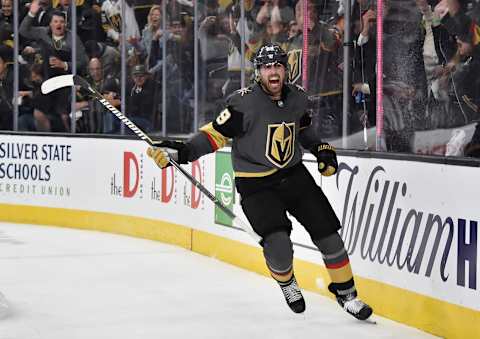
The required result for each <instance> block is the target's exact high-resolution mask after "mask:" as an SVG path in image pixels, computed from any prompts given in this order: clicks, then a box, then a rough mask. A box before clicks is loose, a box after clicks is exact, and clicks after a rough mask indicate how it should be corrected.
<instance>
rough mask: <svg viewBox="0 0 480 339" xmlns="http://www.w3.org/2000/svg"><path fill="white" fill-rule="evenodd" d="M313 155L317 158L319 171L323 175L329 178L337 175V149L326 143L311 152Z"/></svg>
mask: <svg viewBox="0 0 480 339" xmlns="http://www.w3.org/2000/svg"><path fill="white" fill-rule="evenodd" d="M311 152H312V154H313V155H315V157H316V158H317V163H318V171H319V172H320V174H321V175H324V176H326V177H329V176H331V175H333V174H335V173H337V169H338V163H337V153H336V152H335V148H334V147H333V146H331V145H329V144H327V143H326V142H322V143H321V144H318V145H317V146H315V147H314V148H313V149H312V150H311Z"/></svg>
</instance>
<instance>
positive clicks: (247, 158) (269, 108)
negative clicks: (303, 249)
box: [147, 43, 372, 320]
mask: <svg viewBox="0 0 480 339" xmlns="http://www.w3.org/2000/svg"><path fill="white" fill-rule="evenodd" d="M254 68H255V75H256V81H255V83H254V84H253V85H252V86H251V87H247V88H244V89H241V90H239V91H237V92H235V93H234V94H232V96H231V97H230V98H229V99H228V100H227V105H226V108H225V109H224V110H223V111H222V112H221V113H220V114H219V115H218V117H217V118H216V120H215V121H213V122H211V123H209V124H207V125H205V126H203V127H201V128H200V131H199V132H198V133H197V134H195V135H194V136H193V137H192V138H190V139H189V140H188V141H187V142H184V143H183V142H177V141H163V142H161V143H159V147H154V148H152V147H151V148H149V149H148V151H147V154H148V156H150V157H152V158H153V160H154V161H155V162H156V164H157V165H158V166H159V167H161V168H164V167H167V166H168V165H169V159H170V157H172V158H173V159H175V160H176V161H177V162H178V163H180V164H186V163H188V162H190V161H193V160H195V159H198V158H199V157H201V156H202V155H204V154H207V153H210V152H214V151H216V150H217V149H219V148H221V147H223V146H224V145H225V144H226V142H227V140H228V139H229V138H231V139H232V162H233V168H234V171H235V185H236V187H237V190H238V192H239V193H240V196H241V205H242V208H243V211H244V212H245V215H246V216H247V218H248V220H249V222H250V224H251V225H252V227H253V229H254V230H255V232H256V233H258V234H259V235H260V236H261V237H262V241H261V246H262V247H263V254H264V256H265V260H266V264H267V267H268V269H269V270H270V273H271V275H272V277H273V278H274V279H275V280H276V281H277V282H278V284H279V285H280V288H281V290H282V292H283V294H284V296H285V299H286V302H287V304H288V306H289V307H290V308H291V309H292V311H293V312H296V313H301V312H303V311H304V310H305V301H304V299H303V296H302V292H301V291H300V289H299V287H298V285H297V281H296V280H295V275H294V271H293V266H292V263H293V248H292V242H291V240H290V232H291V230H292V224H291V222H290V220H289V219H288V218H287V214H286V212H289V213H290V214H291V215H293V216H294V217H295V218H296V219H297V220H298V221H299V222H300V223H301V224H302V225H303V226H304V227H305V229H306V230H307V231H308V233H309V234H310V237H311V238H312V240H313V243H314V244H315V245H316V246H317V247H318V249H319V250H320V252H321V253H322V255H323V260H324V262H325V265H326V268H327V270H328V273H329V275H330V278H331V280H332V282H331V283H330V285H329V286H328V289H329V291H330V292H332V293H333V294H334V295H335V297H336V299H337V301H338V303H339V304H340V306H342V307H343V309H344V310H345V311H347V312H348V313H350V314H351V315H353V316H354V317H356V318H357V319H361V320H365V319H367V318H368V317H369V316H370V315H371V314H372V309H371V307H370V306H368V305H367V304H365V303H364V302H363V301H361V300H360V299H359V298H358V297H357V291H356V289H355V284H354V280H353V275H352V270H351V268H350V263H349V259H348V254H347V252H346V250H345V246H344V243H343V241H342V238H341V237H340V236H339V234H338V233H337V230H338V229H339V228H340V222H339V220H338V218H337V216H336V215H335V212H334V211H333V209H332V207H331V205H330V203H329V202H328V200H327V198H326V197H325V195H324V194H323V192H322V190H321V188H320V187H319V186H317V185H316V183H315V181H314V179H313V177H312V176H311V175H310V173H309V172H308V171H307V169H306V168H305V166H304V165H303V163H302V146H303V148H306V149H308V150H310V151H311V152H312V153H313V154H314V155H315V156H316V158H317V161H318V169H319V171H320V173H321V174H322V175H325V176H330V175H333V174H335V173H336V171H337V167H338V166H337V158H336V153H335V150H334V148H333V147H332V146H330V145H329V144H327V143H324V142H321V140H314V139H313V140H312V138H311V137H307V136H308V135H311V133H306V132H307V131H308V128H307V127H308V126H309V124H310V116H309V114H308V99H307V95H306V93H305V92H304V91H303V90H302V89H301V88H299V87H297V86H295V85H291V84H286V83H285V81H286V70H287V55H286V53H285V52H284V51H283V50H282V49H281V47H280V46H278V45H276V44H271V43H267V44H265V45H264V46H262V47H261V48H260V49H259V51H258V52H257V54H256V55H255V58H254ZM174 150H175V151H174Z"/></svg>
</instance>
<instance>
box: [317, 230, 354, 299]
mask: <svg viewBox="0 0 480 339" xmlns="http://www.w3.org/2000/svg"><path fill="white" fill-rule="evenodd" d="M314 243H315V245H317V247H318V249H319V250H320V252H321V253H322V256H323V262H324V263H325V267H326V268H327V271H328V275H329V276H330V279H331V281H332V284H334V286H336V287H337V289H336V290H337V291H338V293H344V294H351V293H354V294H355V295H356V290H355V283H354V281H353V274H352V268H351V267H350V260H349V259H348V253H347V251H346V250H345V245H344V243H343V240H342V238H341V237H340V235H338V233H333V234H331V235H329V236H327V237H325V238H323V239H320V240H314Z"/></svg>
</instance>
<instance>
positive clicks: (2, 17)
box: [0, 0, 13, 25]
mask: <svg viewBox="0 0 480 339" xmlns="http://www.w3.org/2000/svg"><path fill="white" fill-rule="evenodd" d="M1 3H2V10H1V13H0V23H3V22H6V23H9V24H10V25H12V23H13V5H12V0H2V2H1Z"/></svg>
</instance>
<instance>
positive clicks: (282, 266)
mask: <svg viewBox="0 0 480 339" xmlns="http://www.w3.org/2000/svg"><path fill="white" fill-rule="evenodd" d="M263 255H264V256H265V261H266V263H267V267H268V269H269V270H270V273H271V275H272V277H273V278H274V279H275V280H276V281H278V282H286V281H289V280H290V279H291V278H292V275H293V268H292V262H293V249H292V242H291V240H290V237H289V236H288V233H287V232H284V231H280V232H275V233H271V234H269V235H267V236H265V237H264V238H263Z"/></svg>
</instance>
